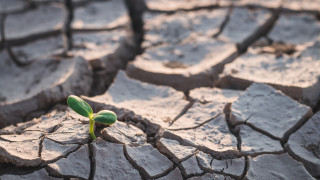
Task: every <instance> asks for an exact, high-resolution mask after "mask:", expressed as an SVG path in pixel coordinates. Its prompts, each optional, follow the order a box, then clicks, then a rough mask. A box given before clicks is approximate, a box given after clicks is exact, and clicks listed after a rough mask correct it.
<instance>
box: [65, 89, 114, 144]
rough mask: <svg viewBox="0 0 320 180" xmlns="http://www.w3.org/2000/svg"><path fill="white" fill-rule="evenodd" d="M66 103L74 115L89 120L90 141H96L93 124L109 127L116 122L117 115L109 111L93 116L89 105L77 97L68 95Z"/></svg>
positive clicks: (102, 111)
mask: <svg viewBox="0 0 320 180" xmlns="http://www.w3.org/2000/svg"><path fill="white" fill-rule="evenodd" d="M67 103H68V106H69V107H70V108H71V109H72V110H74V111H75V112H76V113H78V114H80V115H82V116H84V117H88V118H89V125H90V126H89V134H90V136H91V138H92V140H95V139H96V136H95V135H94V130H93V127H94V123H95V122H100V123H103V124H107V125H111V124H113V123H115V122H116V120H117V115H116V114H115V113H114V112H112V111H109V110H101V111H99V112H98V113H97V114H95V115H94V114H93V111H92V108H91V107H90V105H89V104H88V103H87V102H85V101H84V100H83V99H81V98H79V97H78V96H75V95H70V96H69V97H68V99H67Z"/></svg>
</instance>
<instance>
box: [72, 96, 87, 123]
mask: <svg viewBox="0 0 320 180" xmlns="http://www.w3.org/2000/svg"><path fill="white" fill-rule="evenodd" d="M67 103H68V105H69V107H70V108H71V109H72V110H74V111H75V112H76V113H78V114H80V115H82V116H85V117H88V118H90V119H91V118H92V116H93V111H92V109H91V107H90V105H89V104H88V103H87V102H85V101H84V100H83V99H81V98H79V97H78V96H75V95H70V96H69V97H68V99H67Z"/></svg>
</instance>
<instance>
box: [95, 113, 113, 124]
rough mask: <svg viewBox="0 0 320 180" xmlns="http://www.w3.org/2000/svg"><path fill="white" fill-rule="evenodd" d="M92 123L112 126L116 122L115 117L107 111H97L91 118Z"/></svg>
mask: <svg viewBox="0 0 320 180" xmlns="http://www.w3.org/2000/svg"><path fill="white" fill-rule="evenodd" d="M93 120H94V121H96V122H100V123H104V124H108V125H110V124H113V123H115V122H116V120H117V115H116V114H115V113H114V112H112V111H109V110H102V111H99V112H98V113H97V114H96V115H95V116H94V118H93Z"/></svg>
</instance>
